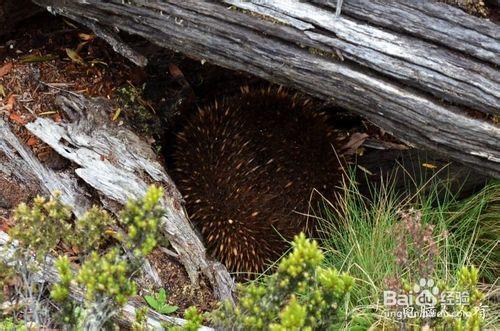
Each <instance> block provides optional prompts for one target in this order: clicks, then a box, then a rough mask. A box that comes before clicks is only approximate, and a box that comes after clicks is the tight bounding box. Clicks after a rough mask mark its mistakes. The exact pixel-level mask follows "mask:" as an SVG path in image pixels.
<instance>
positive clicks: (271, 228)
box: [173, 88, 340, 273]
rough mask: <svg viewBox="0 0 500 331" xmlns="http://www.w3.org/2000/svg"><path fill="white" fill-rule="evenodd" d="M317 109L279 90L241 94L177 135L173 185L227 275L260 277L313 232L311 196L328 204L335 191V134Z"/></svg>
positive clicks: (203, 111) (205, 110) (201, 112)
mask: <svg viewBox="0 0 500 331" xmlns="http://www.w3.org/2000/svg"><path fill="white" fill-rule="evenodd" d="M313 108H314V103H313V102H311V101H310V100H309V99H306V98H304V97H301V96H299V95H289V93H288V92H287V91H286V90H284V89H281V88H280V89H276V88H269V89H266V90H256V91H255V90H250V89H248V88H242V94H241V95H239V96H236V97H232V98H228V99H225V100H224V101H222V102H215V103H214V104H213V105H210V106H206V107H202V108H200V109H198V111H197V112H195V113H194V114H192V115H191V116H190V117H189V118H188V119H187V120H186V122H185V125H184V126H183V128H182V131H181V132H179V133H178V134H177V139H176V146H175V151H174V162H175V169H174V172H173V174H174V179H175V180H176V183H177V185H178V186H179V189H180V191H181V192H182V194H183V195H184V199H185V201H186V209H187V211H188V214H189V217H190V219H191V220H192V221H193V222H194V224H195V225H196V227H197V228H198V229H199V230H200V231H201V234H202V235H203V238H204V240H205V243H206V247H207V249H208V251H209V253H211V254H212V255H213V256H214V257H215V258H217V259H218V260H219V261H221V262H222V263H224V264H225V265H226V267H227V268H228V269H229V270H230V271H234V272H242V273H254V272H262V271H263V270H264V269H265V267H266V265H267V264H268V263H269V262H272V261H275V260H276V259H277V258H279V257H280V256H281V255H282V254H283V252H284V251H285V249H286V248H287V243H286V241H287V240H291V239H292V238H293V236H294V235H295V234H297V233H299V232H301V231H309V230H311V229H312V226H311V224H308V221H309V223H310V222H311V220H310V219H309V220H308V218H307V217H306V216H304V213H307V212H308V207H309V203H310V197H311V193H312V191H313V190H314V189H316V190H318V191H319V192H321V193H324V194H327V195H328V196H330V197H331V193H332V192H333V188H334V187H335V186H336V185H337V184H338V180H339V175H340V163H339V161H338V157H337V155H336V154H335V150H334V148H335V147H336V145H337V141H336V134H335V131H334V130H333V129H332V127H331V126H330V125H329V124H328V121H327V116H326V115H325V114H324V113H321V112H318V111H315V110H314V109H313Z"/></svg>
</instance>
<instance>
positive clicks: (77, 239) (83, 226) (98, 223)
mask: <svg viewBox="0 0 500 331" xmlns="http://www.w3.org/2000/svg"><path fill="white" fill-rule="evenodd" d="M115 225H116V222H115V220H114V219H113V218H112V217H111V216H110V215H109V214H108V213H107V212H106V211H105V210H103V209H100V208H98V207H96V206H93V207H92V208H91V209H90V210H88V211H87V212H86V213H85V214H84V215H83V217H81V218H80V219H78V220H77V221H76V222H75V230H76V233H77V234H80V235H76V236H74V238H73V239H72V240H71V243H72V244H73V245H75V246H77V247H78V248H79V249H81V250H83V253H88V252H90V251H92V250H98V249H102V248H103V247H104V246H105V244H106V242H107V240H108V239H109V238H110V236H109V235H108V233H109V234H111V233H113V230H112V229H113V227H114V226H115ZM83 234H84V235H83Z"/></svg>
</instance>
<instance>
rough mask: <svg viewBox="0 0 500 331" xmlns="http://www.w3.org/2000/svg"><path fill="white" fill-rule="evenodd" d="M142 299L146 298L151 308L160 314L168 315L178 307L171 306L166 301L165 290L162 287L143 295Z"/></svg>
mask: <svg viewBox="0 0 500 331" xmlns="http://www.w3.org/2000/svg"><path fill="white" fill-rule="evenodd" d="M144 300H146V302H147V303H148V305H149V306H151V308H153V309H154V310H155V311H156V312H158V313H160V314H164V315H169V314H172V313H174V312H176V311H177V310H178V309H179V307H177V306H171V305H169V304H168V303H167V292H166V291H165V289H163V288H162V289H160V291H159V292H158V293H155V294H154V295H145V296H144Z"/></svg>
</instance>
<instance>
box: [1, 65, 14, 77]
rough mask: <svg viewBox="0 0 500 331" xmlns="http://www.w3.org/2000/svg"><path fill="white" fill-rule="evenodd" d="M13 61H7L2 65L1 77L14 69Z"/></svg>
mask: <svg viewBox="0 0 500 331" xmlns="http://www.w3.org/2000/svg"><path fill="white" fill-rule="evenodd" d="M12 67H13V65H12V62H7V63H5V64H4V65H3V66H1V67H0V77H3V76H5V75H7V74H8V73H9V72H10V71H11V70H12Z"/></svg>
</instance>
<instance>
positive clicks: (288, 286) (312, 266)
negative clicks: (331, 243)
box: [213, 234, 354, 330]
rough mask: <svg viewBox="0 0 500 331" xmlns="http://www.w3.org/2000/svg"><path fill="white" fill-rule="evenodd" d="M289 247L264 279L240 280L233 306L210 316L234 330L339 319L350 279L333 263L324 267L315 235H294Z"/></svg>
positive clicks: (304, 326)
mask: <svg viewBox="0 0 500 331" xmlns="http://www.w3.org/2000/svg"><path fill="white" fill-rule="evenodd" d="M292 247H293V250H292V252H291V253H290V254H289V255H288V256H286V257H284V258H283V259H282V261H281V262H280V263H279V266H278V269H277V271H276V273H274V274H273V275H271V276H268V277H264V281H263V282H262V283H258V282H254V283H250V284H248V285H240V286H239V302H238V305H237V306H236V307H234V308H233V307H232V305H231V304H229V303H225V304H223V305H222V307H221V308H220V309H219V310H218V311H216V312H215V313H214V314H213V320H214V322H215V323H216V324H217V325H219V326H221V327H222V328H224V329H235V330H265V329H269V330H316V329H321V328H325V327H328V326H329V325H331V324H333V323H334V322H336V321H337V320H338V318H339V317H338V316H337V311H338V308H339V305H340V304H341V303H342V301H343V299H344V297H345V296H346V294H347V293H348V292H349V291H350V290H351V288H352V287H353V285H354V279H353V278H352V277H350V276H349V275H347V274H340V273H339V272H337V270H335V269H333V268H323V267H322V266H321V265H322V263H323V260H324V256H323V253H322V252H321V250H320V249H319V247H318V244H317V242H316V241H311V240H309V239H306V237H305V236H304V234H301V235H300V236H297V237H296V238H295V239H294V241H293V243H292Z"/></svg>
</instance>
